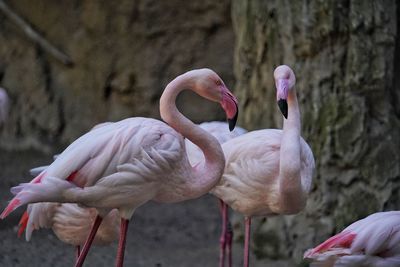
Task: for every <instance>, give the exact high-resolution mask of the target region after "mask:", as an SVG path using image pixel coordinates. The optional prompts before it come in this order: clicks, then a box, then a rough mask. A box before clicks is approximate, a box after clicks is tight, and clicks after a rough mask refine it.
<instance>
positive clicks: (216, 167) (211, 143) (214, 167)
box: [160, 75, 225, 194]
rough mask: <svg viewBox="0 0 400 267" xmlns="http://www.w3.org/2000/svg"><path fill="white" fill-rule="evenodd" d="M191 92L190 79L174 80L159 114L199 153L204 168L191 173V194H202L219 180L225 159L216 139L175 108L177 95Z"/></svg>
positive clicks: (168, 87) (179, 78)
mask: <svg viewBox="0 0 400 267" xmlns="http://www.w3.org/2000/svg"><path fill="white" fill-rule="evenodd" d="M193 88H194V86H193V84H192V80H191V79H190V78H187V77H184V76H183V75H181V76H179V77H177V78H176V79H174V80H173V81H172V82H171V83H170V84H168V85H167V87H166V88H165V90H164V93H163V94H162V96H161V98H160V114H161V118H162V119H163V120H164V121H165V122H166V123H168V124H169V125H170V126H171V127H172V128H174V129H175V130H176V131H177V132H179V133H180V134H182V135H183V136H184V137H185V138H187V139H189V140H190V141H191V142H192V143H194V144H196V145H197V146H198V147H199V148H200V149H201V150H202V152H203V154H204V158H205V164H204V165H202V166H199V167H196V168H192V169H191V172H192V175H191V176H192V177H193V178H194V180H193V181H192V183H191V186H192V187H193V191H198V192H199V193H200V194H204V193H205V192H208V191H209V190H211V188H213V187H214V186H215V185H216V184H217V183H218V181H219V179H220V178H221V176H222V173H223V170H224V167H225V157H224V154H223V152H222V148H221V145H220V144H219V142H218V141H217V139H215V138H214V137H213V136H212V135H211V134H209V133H208V132H206V131H205V130H203V129H202V128H200V127H199V126H197V125H195V124H194V123H193V122H191V121H190V120H189V119H187V118H186V117H185V116H183V115H182V113H180V112H179V110H178V109H177V108H176V105H175V101H176V97H177V96H178V94H179V93H180V92H181V91H183V90H184V89H190V90H193V91H195V90H194V89H193Z"/></svg>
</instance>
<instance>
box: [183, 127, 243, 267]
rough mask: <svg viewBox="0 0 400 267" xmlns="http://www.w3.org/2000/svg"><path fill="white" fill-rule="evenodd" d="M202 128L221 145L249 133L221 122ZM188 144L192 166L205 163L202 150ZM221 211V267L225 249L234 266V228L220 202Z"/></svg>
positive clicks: (188, 142) (225, 208) (190, 143)
mask: <svg viewBox="0 0 400 267" xmlns="http://www.w3.org/2000/svg"><path fill="white" fill-rule="evenodd" d="M199 126H200V127H201V128H203V129H204V130H206V131H207V132H209V133H210V134H212V135H213V136H214V137H215V138H217V140H218V142H219V143H220V144H223V143H225V142H226V141H228V140H231V139H233V138H235V137H238V136H239V135H242V134H245V133H246V132H247V131H246V130H245V129H243V128H241V127H238V126H236V127H235V129H234V130H233V131H228V130H227V125H226V122H220V121H211V122H203V123H201V124H199ZM185 143H186V151H187V153H188V157H189V161H190V164H192V165H196V164H199V163H200V162H202V161H204V156H203V153H202V152H201V150H200V148H199V147H197V146H196V145H195V144H193V143H192V142H190V141H189V140H188V139H185ZM219 202H220V209H221V217H222V233H221V236H220V255H219V262H220V263H219V266H224V262H225V249H226V250H227V254H228V255H227V256H228V261H229V262H228V265H229V266H231V264H232V255H231V253H232V250H231V247H232V227H231V225H230V223H229V221H228V217H229V216H228V208H227V206H226V205H224V203H223V201H221V200H219Z"/></svg>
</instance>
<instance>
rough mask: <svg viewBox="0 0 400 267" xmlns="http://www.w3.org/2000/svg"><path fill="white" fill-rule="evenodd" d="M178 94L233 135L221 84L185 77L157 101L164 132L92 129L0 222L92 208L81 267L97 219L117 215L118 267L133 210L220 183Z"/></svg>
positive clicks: (146, 124) (127, 125) (208, 144)
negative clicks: (206, 108) (46, 209)
mask: <svg viewBox="0 0 400 267" xmlns="http://www.w3.org/2000/svg"><path fill="white" fill-rule="evenodd" d="M185 89H190V90H193V91H194V92H195V93H197V94H199V95H200V96H202V97H204V98H206V99H208V100H210V101H214V102H219V103H220V104H221V106H222V108H223V109H224V110H225V112H226V114H227V118H228V121H229V127H230V129H231V130H232V129H233V128H234V126H235V123H236V118H237V100H236V98H235V97H234V96H233V95H232V94H231V92H230V91H229V90H228V89H227V88H226V86H225V84H224V83H223V81H222V80H221V78H220V77H219V76H218V75H217V74H216V73H215V72H213V71H211V70H209V69H199V70H193V71H189V72H186V73H184V74H182V75H180V76H178V77H177V78H175V79H174V80H173V81H172V82H170V83H169V84H168V85H167V87H166V88H165V90H164V92H163V94H162V96H161V99H160V114H161V117H162V118H163V120H164V121H165V122H166V123H168V125H167V124H166V123H164V122H161V121H159V120H154V119H148V118H140V117H137V118H129V119H125V120H122V121H119V122H115V123H110V124H107V125H105V126H103V127H99V128H97V129H93V130H92V131H90V132H88V133H86V134H85V135H83V136H81V137H80V138H78V139H77V140H76V141H75V142H73V143H72V144H71V145H70V146H69V147H67V148H66V149H65V150H64V151H63V152H62V153H61V154H60V155H59V156H58V157H57V159H56V160H55V161H54V162H53V163H52V164H51V165H50V166H49V167H48V168H47V169H46V170H45V171H44V172H42V173H41V174H40V175H39V176H37V177H36V178H35V179H33V180H32V181H31V183H28V184H21V185H19V186H17V187H14V188H12V190H11V191H12V192H13V193H14V194H15V195H16V196H15V197H14V199H13V200H12V201H11V202H10V203H9V205H8V206H7V207H6V209H5V210H4V211H3V213H2V214H1V215H0V218H5V217H6V216H7V215H8V214H9V213H10V212H12V211H13V210H15V209H16V208H17V207H19V206H21V205H23V204H26V203H34V202H60V203H64V202H70V203H80V204H83V205H85V206H88V207H94V208H96V209H97V210H98V212H99V216H97V217H96V220H95V222H94V224H93V227H92V230H91V233H90V234H89V237H88V239H87V240H86V242H85V245H84V246H83V249H82V252H81V255H80V256H79V259H78V261H77V263H76V266H82V264H83V261H84V259H85V257H86V254H87V252H88V250H89V247H90V244H91V242H92V241H93V238H94V235H95V233H96V230H97V229H98V227H99V225H100V223H101V220H102V217H104V216H105V215H106V214H107V213H108V212H109V211H110V210H112V209H114V208H117V209H118V211H119V214H120V216H121V235H120V241H119V246H118V253H117V263H116V265H117V266H122V265H123V258H124V251H125V242H126V233H127V229H128V228H127V227H128V222H129V220H130V219H131V217H132V216H133V213H134V211H135V209H136V208H138V207H139V206H141V205H142V204H144V203H146V202H147V201H149V200H155V201H159V202H166V203H173V202H179V201H184V200H187V199H192V198H197V197H199V196H201V195H203V194H205V193H207V192H208V191H209V190H211V188H213V187H214V186H215V185H216V184H217V183H218V181H219V179H220V178H221V175H222V172H223V168H224V165H225V160H224V155H223V152H222V149H221V146H220V144H219V143H218V141H217V140H216V139H215V138H214V137H213V136H212V135H210V134H208V133H207V132H206V131H204V130H202V129H201V128H200V127H198V126H196V125H195V124H193V123H192V122H191V121H190V120H189V119H187V118H186V117H184V116H183V115H182V114H181V113H180V112H179V111H178V109H177V108H176V105H175V100H176V97H177V96H178V94H179V93H180V92H181V91H183V90H185ZM184 137H186V138H188V139H189V140H191V141H192V142H193V143H194V144H196V145H197V146H198V147H200V148H201V150H202V151H203V153H204V157H205V159H206V160H205V162H204V164H200V165H197V166H194V167H192V166H191V165H190V163H189V160H188V158H187V155H186V150H185V145H184ZM32 212H35V211H32Z"/></svg>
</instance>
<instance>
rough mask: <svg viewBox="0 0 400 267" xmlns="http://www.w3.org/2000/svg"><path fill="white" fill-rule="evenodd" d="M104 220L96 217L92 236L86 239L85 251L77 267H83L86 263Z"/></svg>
mask: <svg viewBox="0 0 400 267" xmlns="http://www.w3.org/2000/svg"><path fill="white" fill-rule="evenodd" d="M102 220H103V218H101V217H100V216H99V215H97V216H96V219H95V220H94V223H93V226H92V229H91V230H90V234H89V236H88V238H87V239H86V241H85V244H84V245H83V249H82V251H81V254H80V255H79V258H78V260H77V261H76V263H75V267H81V266H82V265H83V262H84V261H85V258H86V256H87V254H88V252H89V249H90V246H91V245H92V243H93V240H94V237H95V236H96V233H97V230H98V229H99V226H100V224H101V221H102Z"/></svg>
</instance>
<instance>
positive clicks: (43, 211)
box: [18, 202, 119, 258]
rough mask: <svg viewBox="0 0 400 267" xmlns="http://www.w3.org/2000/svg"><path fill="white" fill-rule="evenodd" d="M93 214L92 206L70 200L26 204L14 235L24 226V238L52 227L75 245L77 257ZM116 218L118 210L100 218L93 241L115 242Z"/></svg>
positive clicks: (93, 218)
mask: <svg viewBox="0 0 400 267" xmlns="http://www.w3.org/2000/svg"><path fill="white" fill-rule="evenodd" d="M32 207H35V210H36V212H35V213H34V215H35V216H32V215H31V210H32ZM97 215H98V213H97V210H96V209H95V208H83V207H79V206H78V205H77V204H73V203H50V202H43V203H35V204H30V205H28V209H27V211H26V212H25V213H24V215H23V216H22V218H21V220H20V223H19V225H20V228H19V230H18V236H21V234H22V233H23V231H24V230H25V229H26V233H25V237H26V240H27V241H29V240H30V239H31V235H32V232H33V230H38V229H39V228H52V230H53V232H54V233H55V235H56V236H57V237H58V239H60V240H61V241H62V242H64V243H67V244H70V245H72V246H75V247H76V257H77V258H78V257H79V254H80V247H81V246H82V245H83V244H84V243H85V241H86V237H87V236H88V235H89V233H90V229H91V228H92V225H93V223H94V221H95V219H96V217H97ZM118 219H119V216H118V211H117V210H116V209H113V210H111V212H110V213H108V214H107V215H106V216H105V217H104V219H103V222H102V223H101V225H100V227H99V229H98V231H97V233H96V236H95V238H94V240H93V244H95V245H108V244H110V243H112V242H113V241H115V240H116V239H117V238H118V233H119V225H118Z"/></svg>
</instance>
